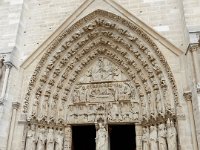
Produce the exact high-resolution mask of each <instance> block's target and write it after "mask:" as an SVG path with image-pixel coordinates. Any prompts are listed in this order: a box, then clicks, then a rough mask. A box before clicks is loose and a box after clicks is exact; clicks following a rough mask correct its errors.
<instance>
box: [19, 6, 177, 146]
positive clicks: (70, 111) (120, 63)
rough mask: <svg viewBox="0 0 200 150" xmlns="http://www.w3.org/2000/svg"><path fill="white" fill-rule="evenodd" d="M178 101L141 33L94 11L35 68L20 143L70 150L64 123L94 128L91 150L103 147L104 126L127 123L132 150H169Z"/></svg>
mask: <svg viewBox="0 0 200 150" xmlns="http://www.w3.org/2000/svg"><path fill="white" fill-rule="evenodd" d="M178 104H179V102H178V97H177V89H176V85H175V81H174V77H173V75H172V72H171V71H170V68H169V65H168V64H167V61H166V60H165V58H164V56H163V55H162V53H161V52H160V50H159V48H158V47H157V45H156V44H155V43H154V42H153V40H152V39H151V38H150V37H149V35H148V34H147V33H146V32H145V31H144V30H143V29H141V28H140V27H139V26H138V25H137V24H135V23H133V22H130V21H128V20H126V19H124V18H122V17H120V16H117V15H115V14H112V13H109V12H106V11H103V10H96V11H94V12H92V13H91V14H89V15H87V16H86V17H84V18H82V19H80V20H79V21H78V22H76V23H75V24H73V25H72V26H71V27H67V28H66V29H65V30H64V31H63V32H61V33H60V34H59V35H58V36H57V37H56V38H55V39H54V40H53V41H52V42H51V44H50V45H48V46H47V48H46V49H45V52H44V54H43V56H42V58H41V60H40V62H39V63H38V65H37V66H36V68H35V71H34V74H33V75H32V77H31V80H30V83H29V87H28V90H27V93H26V97H25V103H24V107H23V111H24V113H25V114H26V115H27V128H26V129H25V132H26V133H27V134H26V136H25V139H24V141H25V143H24V146H25V149H26V150H35V149H37V150H46V149H47V150H72V143H73V141H72V139H73V138H72V134H73V133H72V132H73V131H75V130H73V129H72V126H74V125H93V126H94V125H95V130H96V131H95V132H96V137H95V144H96V150H108V149H110V147H109V144H108V143H109V142H110V141H109V131H108V130H109V126H111V127H112V128H113V131H114V130H115V131H116V128H115V127H114V126H112V125H115V124H122V125H128V124H132V125H135V139H136V143H135V144H136V148H137V150H141V149H143V150H149V148H150V150H158V149H159V150H176V149H178V144H177V137H178V136H177V130H176V127H177V120H176V115H177V110H176V108H177V106H178ZM133 134H134V132H133ZM157 139H158V142H157ZM108 141H109V142H108ZM133 144H134V142H133ZM111 149H112V148H111Z"/></svg>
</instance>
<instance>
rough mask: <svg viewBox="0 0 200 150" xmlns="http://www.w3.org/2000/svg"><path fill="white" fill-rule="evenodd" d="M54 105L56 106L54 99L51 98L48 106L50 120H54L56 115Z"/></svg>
mask: <svg viewBox="0 0 200 150" xmlns="http://www.w3.org/2000/svg"><path fill="white" fill-rule="evenodd" d="M56 106H57V102H56V99H52V101H51V104H50V107H49V116H50V120H54V119H55V117H56V111H57V109H56Z"/></svg>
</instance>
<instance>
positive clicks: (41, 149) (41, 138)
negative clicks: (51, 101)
mask: <svg viewBox="0 0 200 150" xmlns="http://www.w3.org/2000/svg"><path fill="white" fill-rule="evenodd" d="M63 148H64V133H63V130H55V129H53V128H49V129H45V128H43V127H40V128H38V129H37V130H36V129H35V126H34V125H31V126H30V128H29V130H28V132H27V135H26V143H25V150H63Z"/></svg>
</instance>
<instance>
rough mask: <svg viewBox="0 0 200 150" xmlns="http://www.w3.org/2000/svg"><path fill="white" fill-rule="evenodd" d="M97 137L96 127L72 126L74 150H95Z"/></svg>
mask: <svg viewBox="0 0 200 150" xmlns="http://www.w3.org/2000/svg"><path fill="white" fill-rule="evenodd" d="M95 137H96V129H95V126H94V125H87V126H72V150H95V149H96V143H95Z"/></svg>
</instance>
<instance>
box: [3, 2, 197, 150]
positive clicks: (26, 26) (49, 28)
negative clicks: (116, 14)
mask: <svg viewBox="0 0 200 150" xmlns="http://www.w3.org/2000/svg"><path fill="white" fill-rule="evenodd" d="M83 2H84V0H56V1H53V0H42V1H39V0H37V1H34V0H3V1H1V2H0V12H1V13H0V35H1V36H0V53H6V52H10V51H12V50H13V56H12V60H11V61H12V62H13V63H14V65H15V66H14V67H12V69H11V72H10V77H9V82H8V88H7V89H8V90H7V94H6V101H5V103H4V105H3V106H0V117H1V118H0V133H1V134H0V150H5V149H6V145H7V141H8V133H9V130H10V120H11V112H12V107H11V106H12V102H15V101H18V100H21V99H24V97H23V96H22V95H24V93H25V91H26V88H27V83H28V81H29V80H30V76H31V75H32V73H33V68H34V67H35V65H36V64H37V62H38V60H37V61H35V62H34V64H31V66H30V67H29V68H28V69H27V70H26V71H25V72H23V71H20V67H19V64H21V62H22V61H23V60H25V59H26V58H27V57H29V56H30V55H31V53H33V52H34V51H35V50H36V49H37V48H38V47H39V46H40V45H41V44H42V43H43V42H44V41H45V40H46V39H47V38H48V37H49V36H50V35H51V34H53V32H54V31H56V29H57V28H58V27H59V26H60V25H61V24H62V23H63V22H64V21H65V20H66V19H67V18H68V17H69V16H70V15H72V13H73V12H74V11H75V10H76V9H77V8H78V7H79V6H81V4H82V3H83ZM116 2H117V3H119V4H120V5H121V6H123V7H124V8H125V9H127V10H128V11H129V12H130V13H132V14H133V15H135V16H136V17H138V18H139V19H140V20H142V21H143V22H144V23H146V24H147V25H148V26H150V27H151V28H153V29H155V30H156V31H157V32H158V33H160V34H161V35H162V36H164V37H165V38H166V39H167V40H169V41H170V42H172V43H173V44H174V45H175V46H177V47H178V48H180V49H181V50H182V51H184V52H185V51H186V49H187V46H188V43H189V36H188V31H195V32H196V31H199V30H200V15H199V12H200V1H199V0H184V1H183V3H182V1H181V0H116ZM108 11H109V10H108ZM160 48H161V51H162V53H163V54H164V56H165V57H166V59H167V61H168V63H169V65H170V67H171V69H172V72H173V73H174V76H175V79H176V81H177V84H178V90H179V94H180V95H179V98H180V100H181V101H180V103H181V104H182V105H183V112H184V114H185V115H186V121H180V124H181V125H182V127H181V128H180V129H179V132H180V133H181V135H188V136H184V137H181V140H180V141H181V142H182V143H188V141H191V137H190V136H191V130H190V125H189V123H188V122H189V121H188V114H187V113H188V112H187V111H188V110H187V105H186V103H185V101H184V99H183V96H182V94H183V92H184V90H187V89H189V90H190V89H191V88H192V87H194V86H195V81H194V80H195V79H194V75H191V74H190V73H191V72H194V70H193V69H191V70H190V71H188V70H187V71H186V69H188V68H192V67H193V64H192V63H190V64H189V65H188V68H187V67H186V64H185V63H186V61H185V59H186V58H185V57H184V56H182V57H180V58H178V57H177V56H175V55H174V54H172V53H171V52H170V51H169V50H168V49H167V48H165V47H162V46H160ZM188 60H189V62H190V60H192V58H189V59H188ZM188 76H189V77H188ZM186 77H187V80H186ZM21 81H22V82H21ZM190 81H191V82H190ZM1 84H2V83H1ZM1 84H0V85H1ZM19 93H22V94H19ZM21 96H22V97H21ZM193 106H194V110H195V114H194V115H195V117H197V118H198V114H199V104H198V102H197V100H195V98H194V100H193ZM21 107H22V104H21V106H20V108H21ZM20 119H21V116H20V112H19V113H18V114H17V119H16V120H20ZM185 122H187V123H185ZM195 123H196V127H200V120H199V119H196V122H195ZM21 131H23V126H20V125H18V126H17V127H16V129H15V135H18V136H19V137H21V136H22V134H23V132H21ZM197 133H198V137H199V135H200V131H199V130H198V131H197ZM18 136H16V137H18ZM199 140H200V137H199ZM14 142H16V143H13V144H14V145H15V146H17V147H18V146H21V145H20V143H19V142H17V141H16V140H15V141H14ZM22 142H23V141H22ZM199 142H200V141H199ZM181 148H182V149H183V150H186V149H191V142H190V144H185V145H182V146H181ZM19 149H22V147H19Z"/></svg>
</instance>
